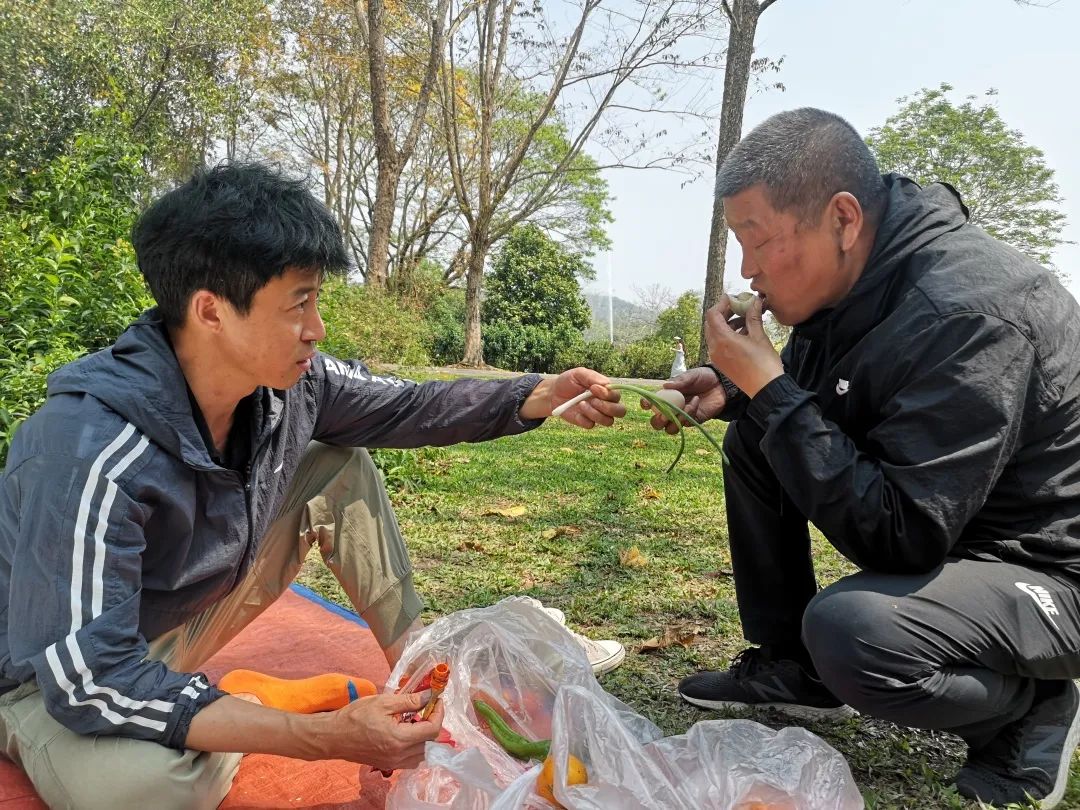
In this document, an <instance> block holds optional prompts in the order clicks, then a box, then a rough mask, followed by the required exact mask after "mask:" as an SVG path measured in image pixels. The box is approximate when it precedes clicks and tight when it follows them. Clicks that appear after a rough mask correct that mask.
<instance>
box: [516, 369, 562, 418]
mask: <svg viewBox="0 0 1080 810" xmlns="http://www.w3.org/2000/svg"><path fill="white" fill-rule="evenodd" d="M554 387H555V378H554V377H548V378H547V379H542V380H540V382H539V383H537V384H536V387H535V388H534V389H533V390H532V391H530V392H529V395H528V396H527V397H525V401H524V402H522V403H521V407H520V408H518V418H520V419H521V420H522V421H525V420H528V419H547V418H548V417H549V416H551V389H552V388H554Z"/></svg>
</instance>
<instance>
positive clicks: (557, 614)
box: [518, 596, 566, 625]
mask: <svg viewBox="0 0 1080 810" xmlns="http://www.w3.org/2000/svg"><path fill="white" fill-rule="evenodd" d="M518 598H519V599H521V600H522V601H525V602H528V603H529V604H530V605H532V606H533V607H538V608H540V609H541V610H542V611H544V613H546V614H547V615H548V616H550V617H551V618H553V619H554V620H555V621H557V622H558V623H559V624H562V625H565V624H566V614H565V613H563V612H562V611H561V610H559V609H558V608H553V607H547V606H546V605H544V603H543V602H541V601H540V600H539V599H534V598H533V597H531V596H519V597H518Z"/></svg>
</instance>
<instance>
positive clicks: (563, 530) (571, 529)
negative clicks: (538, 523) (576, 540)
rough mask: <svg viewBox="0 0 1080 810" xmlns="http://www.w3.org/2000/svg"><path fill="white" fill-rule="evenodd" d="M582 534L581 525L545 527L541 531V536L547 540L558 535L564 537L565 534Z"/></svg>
mask: <svg viewBox="0 0 1080 810" xmlns="http://www.w3.org/2000/svg"><path fill="white" fill-rule="evenodd" d="M577 534H581V527H579V526H556V527H555V528H554V529H544V531H542V532H540V536H541V537H542V538H544V539H545V540H554V539H555V538H556V537H562V536H563V535H568V536H571V537H572V536H574V535H577Z"/></svg>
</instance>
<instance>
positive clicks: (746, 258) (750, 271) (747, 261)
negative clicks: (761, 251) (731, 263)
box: [739, 250, 758, 280]
mask: <svg viewBox="0 0 1080 810" xmlns="http://www.w3.org/2000/svg"><path fill="white" fill-rule="evenodd" d="M757 272H758V267H757V263H756V262H755V261H754V260H753V259H752V258H751V256H750V254H749V252H748V251H745V250H744V251H743V252H742V261H741V262H740V263H739V275H741V276H742V277H743V278H745V279H747V280H749V279H752V278H753V277H754V276H756V275H757Z"/></svg>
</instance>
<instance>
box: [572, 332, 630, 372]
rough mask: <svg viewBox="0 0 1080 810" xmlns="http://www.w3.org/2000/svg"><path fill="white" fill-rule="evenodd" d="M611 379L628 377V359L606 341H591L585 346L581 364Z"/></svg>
mask: <svg viewBox="0 0 1080 810" xmlns="http://www.w3.org/2000/svg"><path fill="white" fill-rule="evenodd" d="M575 365H579V366H588V367H589V368H591V369H595V370H596V371H599V372H600V373H601V374H606V375H607V376H609V377H625V376H626V358H625V357H623V354H622V352H620V351H619V349H618V348H617V347H615V346H613V345H611V344H610V343H608V342H607V341H606V340H590V341H588V342H587V343H586V344H585V346H584V351H583V353H582V358H581V362H580V363H576V364H575Z"/></svg>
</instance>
